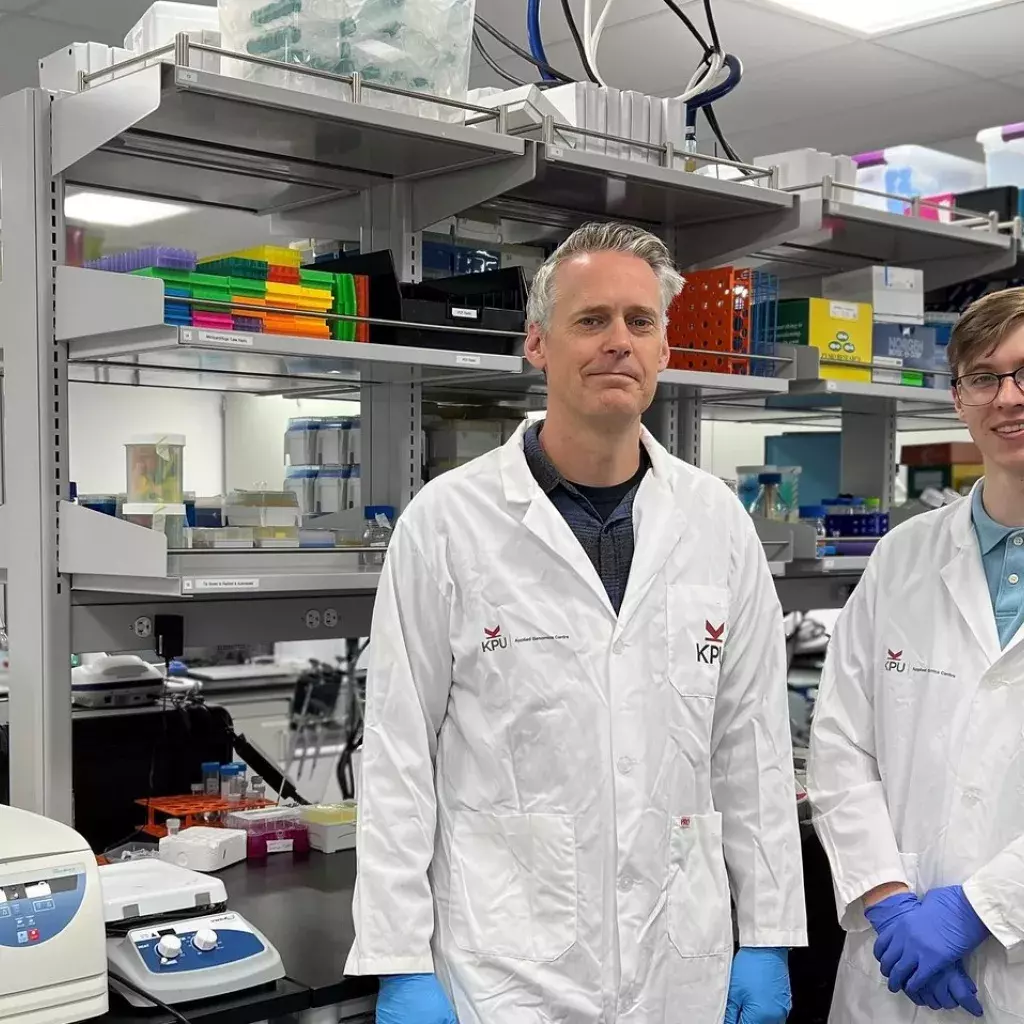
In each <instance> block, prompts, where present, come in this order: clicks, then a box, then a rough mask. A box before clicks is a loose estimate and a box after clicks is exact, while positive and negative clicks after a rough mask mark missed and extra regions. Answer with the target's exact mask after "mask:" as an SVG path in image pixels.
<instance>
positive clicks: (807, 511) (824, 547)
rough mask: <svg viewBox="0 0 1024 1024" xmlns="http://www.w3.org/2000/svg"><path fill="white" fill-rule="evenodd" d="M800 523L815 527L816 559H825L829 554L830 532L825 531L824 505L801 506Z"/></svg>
mask: <svg viewBox="0 0 1024 1024" xmlns="http://www.w3.org/2000/svg"><path fill="white" fill-rule="evenodd" d="M800 522H802V523H806V524H807V525H808V526H813V527H814V533H815V545H814V557H815V558H824V557H825V555H826V554H828V531H827V530H826V529H825V506H824V505H801V506H800Z"/></svg>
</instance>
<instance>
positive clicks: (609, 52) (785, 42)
mask: <svg viewBox="0 0 1024 1024" xmlns="http://www.w3.org/2000/svg"><path fill="white" fill-rule="evenodd" d="M548 6H549V7H551V6H557V5H556V4H555V3H554V0H548ZM620 6H621V7H623V8H625V7H626V2H625V0H620ZM689 6H693V5H689ZM629 8H630V10H631V11H632V12H633V15H634V16H633V18H632V19H631V20H629V21H628V22H625V23H621V24H615V25H613V26H612V27H610V28H608V29H607V30H606V31H605V33H604V37H603V38H602V41H601V50H600V55H599V57H600V63H599V67H600V70H601V73H602V74H603V75H604V77H605V79H606V81H608V83H609V84H611V85H615V86H618V87H620V88H624V89H639V90H641V91H642V92H649V93H659V94H667V93H669V92H676V93H678V92H681V91H682V90H683V88H684V87H685V85H686V82H687V81H688V79H689V77H690V75H691V73H692V72H693V71H694V70H695V68H696V67H697V64H698V62H699V60H700V56H701V52H700V47H699V45H698V44H697V42H696V41H695V40H694V39H693V38H692V36H691V35H690V33H689V32H688V31H687V29H686V27H685V26H684V25H683V24H682V23H681V22H680V21H679V19H678V18H677V17H676V16H675V15H674V14H673V13H672V12H671V11H669V10H667V9H665V8H664V6H663V5H662V4H658V5H657V7H656V10H655V12H654V13H652V14H648V15H647V16H646V17H644V16H637V12H638V10H639V5H635V0H629ZM543 9H544V8H542V10H543ZM616 10H618V8H616ZM714 11H715V22H716V24H717V26H718V30H719V36H720V37H721V40H722V44H723V46H724V47H725V48H726V49H727V50H728V52H730V53H735V54H737V55H738V56H739V57H740V59H741V60H742V61H743V62H744V66H745V67H748V68H754V67H766V66H770V65H772V64H776V63H786V62H790V61H794V60H797V59H802V58H803V57H805V56H807V55H819V54H821V53H823V52H825V51H827V50H829V49H833V48H835V47H837V46H842V45H847V44H849V42H850V37H849V36H847V35H844V34H843V33H841V32H834V31H832V30H831V29H826V28H822V27H820V26H818V25H811V24H809V23H807V22H804V21H801V20H800V19H798V18H791V17H789V16H788V15H785V14H779V13H777V12H774V11H768V10H765V9H764V8H761V7H758V6H755V5H754V4H751V3H748V2H746V0H716V2H715V5H714ZM691 13H692V18H693V21H694V23H695V24H696V26H697V28H698V30H699V31H700V32H701V33H703V34H704V35H705V36H707V22H706V20H705V18H704V15H703V11H702V9H701V6H700V5H699V4H697V5H696V6H695V7H694V9H693V11H692V12H691ZM617 16H618V15H617V14H616V15H613V17H617ZM484 41H485V44H486V45H487V49H488V51H489V52H490V53H491V54H492V55H493V56H494V57H495V58H496V59H498V60H499V61H500V63H501V64H502V66H503V67H505V68H507V69H508V70H510V71H512V72H513V73H514V74H515V75H517V76H518V77H520V78H521V77H523V76H524V75H526V74H528V73H529V69H528V66H527V64H526V63H525V62H523V61H520V60H519V59H518V58H517V57H514V56H512V57H505V56H504V55H503V49H504V48H503V47H502V46H501V45H500V44H498V43H493V45H492V43H491V41H490V40H488V39H485V40H484ZM520 41H521V39H520ZM545 51H546V53H547V56H548V60H549V61H550V63H551V64H552V65H554V66H555V67H557V68H559V70H565V71H566V73H568V74H576V73H578V71H579V67H580V65H579V61H578V57H577V55H576V48H575V46H574V45H573V43H572V41H571V40H570V39H567V38H566V39H563V40H562V42H558V43H553V44H551V45H548V46H546V47H545ZM504 52H505V53H507V51H504ZM638 54H642V55H643V59H642V60H638V59H637V55H638ZM482 66H483V65H482V62H481V61H480V60H479V57H476V58H474V67H475V68H476V67H482ZM487 75H491V76H493V72H488V73H487ZM485 79H486V80H487V81H488V82H489V81H490V79H489V78H487V76H486V75H484V73H483V72H482V71H481V74H480V78H479V83H480V84H483V83H484V81H485ZM477 81H478V79H477V77H476V75H474V83H476V82H477Z"/></svg>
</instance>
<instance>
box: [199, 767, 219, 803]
mask: <svg viewBox="0 0 1024 1024" xmlns="http://www.w3.org/2000/svg"><path fill="white" fill-rule="evenodd" d="M203 792H204V793H205V794H206V795H207V796H220V765H219V764H218V763H217V762H216V761H205V762H204V763H203Z"/></svg>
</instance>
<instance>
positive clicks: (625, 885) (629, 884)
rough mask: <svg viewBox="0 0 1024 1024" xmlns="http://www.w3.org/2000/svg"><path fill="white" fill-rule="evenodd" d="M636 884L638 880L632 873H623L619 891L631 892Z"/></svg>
mask: <svg viewBox="0 0 1024 1024" xmlns="http://www.w3.org/2000/svg"><path fill="white" fill-rule="evenodd" d="M634 885H636V880H635V879H634V878H633V877H632V876H631V875H623V876H622V877H621V878H620V879H619V892H629V891H630V890H631V889H632V888H633V886H634Z"/></svg>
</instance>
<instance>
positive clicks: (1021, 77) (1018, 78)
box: [999, 71, 1024, 90]
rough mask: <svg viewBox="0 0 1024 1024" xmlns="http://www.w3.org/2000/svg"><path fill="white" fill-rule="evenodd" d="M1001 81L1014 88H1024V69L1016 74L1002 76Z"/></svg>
mask: <svg viewBox="0 0 1024 1024" xmlns="http://www.w3.org/2000/svg"><path fill="white" fill-rule="evenodd" d="M999 81H1000V82H1002V83H1003V85H1009V86H1011V87H1012V88H1014V89H1022V90H1024V71H1022V72H1020V73H1019V74H1016V75H1010V76H1008V77H1007V78H1000V79H999Z"/></svg>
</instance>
